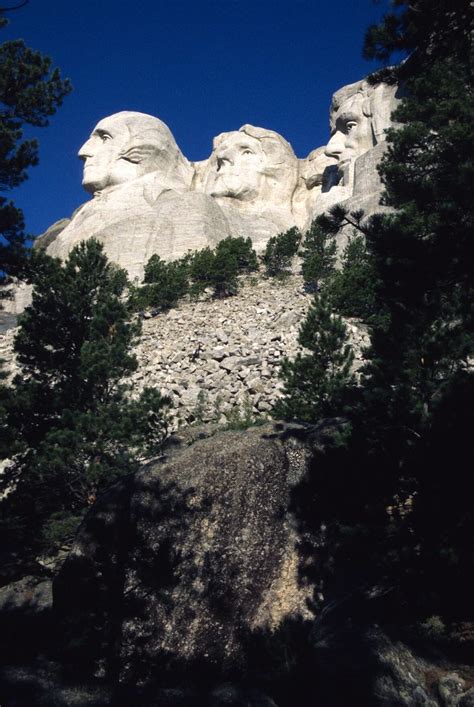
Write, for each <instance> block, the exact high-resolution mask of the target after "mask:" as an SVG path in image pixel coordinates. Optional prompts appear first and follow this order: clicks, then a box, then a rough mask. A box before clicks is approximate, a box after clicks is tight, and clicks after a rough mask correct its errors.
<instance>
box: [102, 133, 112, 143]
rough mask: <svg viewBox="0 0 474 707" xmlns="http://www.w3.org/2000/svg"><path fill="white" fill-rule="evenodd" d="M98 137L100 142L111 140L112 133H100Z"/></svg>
mask: <svg viewBox="0 0 474 707" xmlns="http://www.w3.org/2000/svg"><path fill="white" fill-rule="evenodd" d="M100 139H101V140H102V142H107V140H112V135H109V133H101V135H100Z"/></svg>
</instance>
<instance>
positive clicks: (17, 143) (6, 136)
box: [0, 11, 71, 296]
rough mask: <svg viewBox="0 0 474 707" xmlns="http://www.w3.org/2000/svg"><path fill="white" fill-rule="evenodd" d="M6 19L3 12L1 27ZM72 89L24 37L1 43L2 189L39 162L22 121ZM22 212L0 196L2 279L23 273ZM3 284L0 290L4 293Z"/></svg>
mask: <svg viewBox="0 0 474 707" xmlns="http://www.w3.org/2000/svg"><path fill="white" fill-rule="evenodd" d="M6 24H7V21H6V19H5V18H4V17H2V16H1V11H0V28H2V27H4V26H5V25H6ZM70 91H71V84H70V82H69V81H68V80H67V79H66V80H64V79H62V78H61V74H60V72H59V69H52V67H51V59H49V58H48V57H45V56H42V55H41V54H40V53H39V52H35V51H33V50H32V49H29V48H28V47H27V46H26V45H25V43H24V42H23V41H22V40H15V41H10V42H5V43H4V44H2V45H0V191H1V192H8V191H10V190H11V189H13V188H14V187H17V186H18V185H20V184H21V183H22V182H24V181H25V179H27V176H28V175H27V170H28V168H29V167H33V166H35V165H36V164H38V143H37V141H36V140H34V139H28V140H24V139H23V131H24V126H25V125H31V126H34V127H45V126H47V125H48V124H49V117H50V116H52V115H54V113H55V112H56V109H57V108H58V107H59V106H60V105H61V104H62V102H63V99H64V97H65V96H66V95H67V94H68V93H69V92H70ZM24 228H25V224H24V219H23V214H22V212H21V210H20V209H18V208H17V207H15V205H14V204H13V202H12V201H10V200H8V199H7V198H6V197H4V196H0V236H1V239H0V285H5V284H7V282H8V278H9V277H11V276H20V275H23V276H24V275H25V267H26V260H27V251H26V250H25V248H24V244H25V240H26V236H25V232H24ZM5 294H6V292H5V290H3V291H2V296H5Z"/></svg>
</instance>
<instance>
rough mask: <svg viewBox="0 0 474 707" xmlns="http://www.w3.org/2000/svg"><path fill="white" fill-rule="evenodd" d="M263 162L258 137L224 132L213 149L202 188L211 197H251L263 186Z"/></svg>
mask: <svg viewBox="0 0 474 707" xmlns="http://www.w3.org/2000/svg"><path fill="white" fill-rule="evenodd" d="M266 162H267V158H266V155H265V153H264V151H263V149H262V146H261V144H260V142H259V140H257V139H255V138H253V137H251V136H250V135H246V134H245V133H243V132H235V133H228V134H227V135H226V136H225V137H224V138H223V139H222V140H221V141H220V143H219V144H218V146H217V147H216V149H215V151H214V155H213V165H214V169H213V171H212V172H211V173H210V174H209V176H208V178H207V181H206V187H205V190H206V192H207V193H208V194H211V196H214V197H232V198H234V199H239V200H241V201H249V200H251V199H254V198H255V197H256V196H258V195H259V194H260V192H261V189H262V186H263V177H264V173H265V165H266Z"/></svg>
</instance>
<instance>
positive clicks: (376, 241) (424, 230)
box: [300, 0, 474, 621]
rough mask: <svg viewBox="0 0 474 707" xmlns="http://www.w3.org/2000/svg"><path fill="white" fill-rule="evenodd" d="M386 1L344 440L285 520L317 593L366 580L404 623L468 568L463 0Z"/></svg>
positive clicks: (449, 596)
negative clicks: (363, 274)
mask: <svg viewBox="0 0 474 707" xmlns="http://www.w3.org/2000/svg"><path fill="white" fill-rule="evenodd" d="M393 4H394V6H395V13H393V14H391V15H389V16H388V17H387V18H386V20H385V21H384V22H383V23H382V24H381V25H380V26H379V27H377V28H372V29H371V30H370V32H369V35H368V39H367V44H366V53H367V55H368V56H371V57H377V58H380V59H387V58H388V57H389V56H390V55H391V53H392V52H393V51H394V50H397V49H402V50H404V51H409V52H410V55H409V57H408V58H407V59H406V61H405V62H404V63H402V64H401V65H400V66H399V67H394V68H393V67H392V68H391V69H390V70H387V71H386V72H385V74H384V75H385V77H386V78H388V79H389V80H403V82H404V85H405V89H406V93H407V96H406V97H405V98H404V99H403V100H402V102H401V105H400V107H399V108H398V109H397V110H396V112H395V115H394V116H393V117H394V120H395V121H396V122H397V123H398V124H399V126H398V127H397V129H392V130H390V131H389V132H388V135H387V142H388V151H387V154H386V156H385V157H384V158H383V160H382V164H381V166H380V173H381V175H382V178H383V181H384V184H385V190H386V191H385V197H384V202H385V203H386V204H388V205H389V206H391V207H392V208H393V212H392V213H385V214H378V215H376V216H373V217H372V218H371V219H369V220H368V221H367V222H364V223H363V222H360V223H359V224H355V227H356V228H358V229H359V230H360V231H361V232H362V233H363V235H364V237H365V239H366V246H367V250H368V253H369V256H370V261H371V267H372V268H373V270H374V284H375V288H374V295H375V298H376V300H375V301H376V305H377V309H378V311H377V315H381V316H378V318H377V319H376V320H375V322H374V323H373V325H372V331H371V347H370V349H369V351H368V353H367V364H366V366H365V369H364V371H363V375H362V379H361V385H360V387H359V389H358V393H357V395H356V396H354V398H352V400H351V405H352V409H351V408H350V407H348V408H346V414H347V416H348V419H349V420H350V422H351V428H352V434H351V438H350V440H349V442H348V444H347V447H346V449H345V450H344V451H341V449H338V450H337V451H336V452H335V454H334V455H333V456H331V455H328V454H327V455H326V457H325V459H321V458H320V457H319V458H317V459H316V460H315V464H314V473H313V475H312V477H311V480H310V481H308V485H307V486H305V488H304V490H303V492H302V496H301V498H300V502H301V505H300V519H301V523H302V526H303V528H304V529H305V531H308V529H310V532H312V533H313V535H314V538H315V544H314V547H315V548H316V550H315V552H316V555H317V559H316V561H315V562H316V564H318V567H319V568H320V571H321V573H322V574H323V575H324V582H325V588H324V589H325V591H326V594H327V595H331V592H337V591H346V590H347V587H348V586H350V587H358V586H360V585H362V586H367V585H371V584H372V585H373V584H377V585H379V586H382V587H384V588H385V589H386V588H388V587H390V588H391V596H392V598H394V597H398V598H399V599H400V601H401V602H403V606H404V611H405V616H406V620H407V621H409V620H410V619H413V618H416V619H420V618H423V617H426V616H430V615H433V614H442V615H443V616H445V617H447V620H448V621H449V619H452V620H456V619H457V620H459V619H460V618H463V617H464V618H465V617H466V616H468V615H469V612H470V611H471V601H472V600H471V599H470V597H472V591H473V587H472V583H471V582H469V581H468V578H469V577H472V576H473V575H474V568H473V565H472V554H470V548H469V546H470V544H471V541H472V536H473V531H474V514H473V513H472V504H471V499H472V494H473V481H472V474H471V473H470V471H468V468H469V462H467V463H466V461H465V458H464V457H466V456H468V455H470V456H471V459H472V452H471V451H470V449H469V443H468V437H469V435H468V432H467V424H466V414H468V411H469V409H470V407H472V402H473V401H472V393H473V374H472V367H471V365H470V361H472V356H473V343H474V341H473V332H474V327H473V311H472V301H473V294H474V293H473V284H472V263H473V261H474V259H473V240H472V232H473V226H474V218H473V215H474V213H473V204H474V198H473V197H474V195H473V193H472V184H473V176H474V175H473V164H472V158H471V156H472V154H473V152H474V149H473V148H474V144H473V143H474V136H473V131H472V119H473V115H474V104H473V91H472V69H471V63H470V52H471V41H470V37H469V31H468V30H469V26H468V22H467V14H468V4H469V3H466V2H463V3H461V2H454V3H452V2H449V3H448V2H447V1H446V0H438V1H437V2H435V3H432V2H426V1H425V0H415V2H408V1H407V0H406V1H405V0H396V2H394V3H393ZM375 78H376V79H379V78H380V73H379V74H378V75H377V76H376V77H375ZM337 216H338V217H339V218H342V214H338V215H337ZM461 454H462V455H463V457H462V456H461ZM354 469H356V470H359V471H358V473H357V474H355V473H354ZM341 490H343V492H344V497H343V498H342V495H341ZM303 496H304V497H303ZM306 499H312V503H311V504H308V503H307V500H306ZM322 529H324V532H323V530H322ZM323 536H324V537H323ZM344 588H346V589H344ZM393 600H394V599H393Z"/></svg>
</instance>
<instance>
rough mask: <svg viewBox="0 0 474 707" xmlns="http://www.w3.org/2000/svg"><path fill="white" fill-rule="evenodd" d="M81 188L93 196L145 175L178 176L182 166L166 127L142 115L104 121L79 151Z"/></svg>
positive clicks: (124, 114) (129, 114)
mask: <svg viewBox="0 0 474 707" xmlns="http://www.w3.org/2000/svg"><path fill="white" fill-rule="evenodd" d="M79 157H80V159H81V160H83V162H84V176H83V180H82V185H83V187H84V189H86V191H88V192H91V193H96V192H99V191H102V190H104V189H106V188H108V187H112V186H115V185H117V184H123V183H124V182H129V181H131V180H133V179H137V178H138V177H141V176H142V175H144V174H147V173H148V172H153V171H155V170H160V171H161V172H163V173H164V174H170V173H174V172H178V171H179V169H180V166H182V163H184V162H185V160H184V158H183V156H182V155H181V152H180V151H179V148H178V146H177V145H176V143H175V141H174V138H173V136H172V134H171V132H170V130H169V129H168V127H167V126H166V125H165V124H164V123H163V122H162V121H161V120H159V119H158V118H154V117H153V116H151V115H146V114H145V113H135V112H132V111H123V112H121V113H115V114H114V115H111V116H109V117H108V118H104V119H103V120H101V121H100V122H99V123H97V125H96V126H95V128H94V130H93V131H92V134H91V136H90V137H89V139H88V140H87V141H86V142H85V143H84V145H83V146H82V147H81V149H80V150H79Z"/></svg>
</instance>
